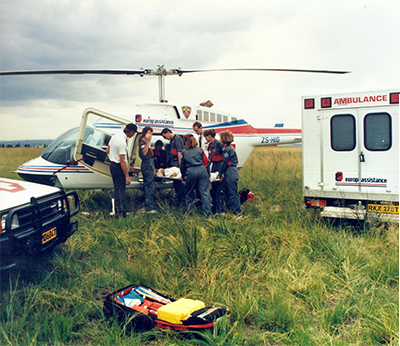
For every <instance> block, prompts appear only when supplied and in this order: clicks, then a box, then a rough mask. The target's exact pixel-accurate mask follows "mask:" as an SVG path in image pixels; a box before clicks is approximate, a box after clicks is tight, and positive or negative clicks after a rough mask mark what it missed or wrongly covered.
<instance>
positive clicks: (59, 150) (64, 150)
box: [41, 128, 79, 165]
mask: <svg viewBox="0 0 400 346" xmlns="http://www.w3.org/2000/svg"><path fill="white" fill-rule="evenodd" d="M78 130H79V129H78V128H74V129H71V130H69V131H67V132H65V133H63V134H62V135H60V136H59V137H57V138H56V139H55V140H54V141H53V142H52V143H50V145H49V146H48V147H47V148H46V149H45V150H44V151H43V153H42V155H41V156H42V158H43V159H45V160H47V161H50V162H52V163H56V164H60V165H68V164H70V163H71V162H73V161H74V149H75V145H76V141H77V139H78Z"/></svg>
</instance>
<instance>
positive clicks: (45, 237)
mask: <svg viewBox="0 0 400 346" xmlns="http://www.w3.org/2000/svg"><path fill="white" fill-rule="evenodd" d="M56 237H57V228H56V227H53V228H52V229H49V230H48V231H46V232H43V233H42V244H46V243H47V242H49V241H50V240H52V239H54V238H56Z"/></svg>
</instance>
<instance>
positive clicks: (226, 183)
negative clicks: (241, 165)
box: [218, 166, 242, 215]
mask: <svg viewBox="0 0 400 346" xmlns="http://www.w3.org/2000/svg"><path fill="white" fill-rule="evenodd" d="M238 181H239V172H238V170H237V168H236V167H234V166H229V167H227V169H226V172H225V178H224V180H223V181H222V182H221V184H220V185H219V189H218V202H219V203H218V205H219V212H223V210H224V198H226V200H227V203H228V207H229V209H230V210H232V212H233V213H234V214H235V215H239V214H240V213H241V211H242V210H241V207H240V198H239V194H238V191H237V190H238Z"/></svg>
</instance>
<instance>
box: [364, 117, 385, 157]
mask: <svg viewBox="0 0 400 346" xmlns="http://www.w3.org/2000/svg"><path fill="white" fill-rule="evenodd" d="M364 147H365V148H366V149H368V150H371V151H385V150H389V149H390V148H391V147H392V117H391V116H390V114H388V113H369V114H367V115H366V116H365V118H364Z"/></svg>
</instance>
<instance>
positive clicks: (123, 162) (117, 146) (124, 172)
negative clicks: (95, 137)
mask: <svg viewBox="0 0 400 346" xmlns="http://www.w3.org/2000/svg"><path fill="white" fill-rule="evenodd" d="M136 132H137V126H136V125H135V124H132V123H131V124H128V125H126V126H125V128H124V129H123V131H119V132H117V133H116V134H114V135H113V136H112V137H111V140H110V142H109V144H108V147H107V154H108V157H109V159H110V161H111V165H110V173H111V177H112V179H113V184H114V198H115V213H116V216H117V217H120V216H122V217H126V211H125V191H126V185H130V183H131V179H130V178H129V167H128V157H127V154H128V147H127V140H128V138H132V137H133V136H134V135H135V133H136Z"/></svg>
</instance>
